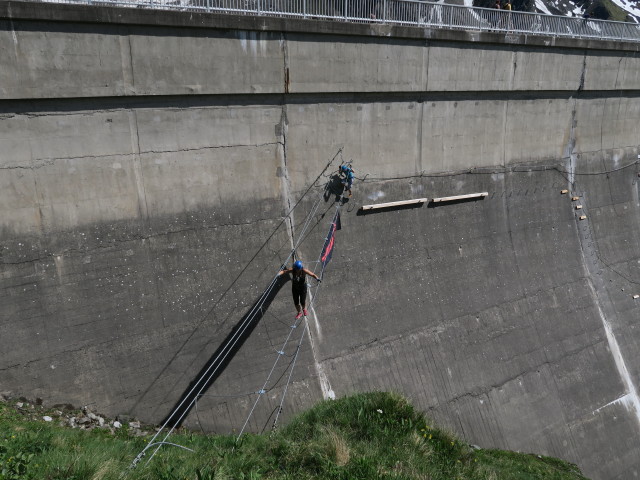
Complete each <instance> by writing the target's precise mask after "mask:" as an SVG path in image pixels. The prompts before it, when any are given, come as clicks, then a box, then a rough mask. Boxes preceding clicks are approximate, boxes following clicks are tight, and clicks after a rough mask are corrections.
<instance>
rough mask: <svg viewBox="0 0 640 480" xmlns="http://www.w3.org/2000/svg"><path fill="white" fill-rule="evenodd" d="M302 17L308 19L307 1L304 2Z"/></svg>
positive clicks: (303, 0)
mask: <svg viewBox="0 0 640 480" xmlns="http://www.w3.org/2000/svg"><path fill="white" fill-rule="evenodd" d="M302 16H303V17H304V18H307V0H302Z"/></svg>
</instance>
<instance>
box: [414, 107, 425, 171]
mask: <svg viewBox="0 0 640 480" xmlns="http://www.w3.org/2000/svg"><path fill="white" fill-rule="evenodd" d="M416 104H417V106H419V107H420V111H419V112H418V121H417V122H416V123H417V124H418V132H417V137H418V142H417V143H418V145H417V150H418V152H417V153H418V156H417V157H416V173H421V172H422V130H423V128H424V126H423V124H422V122H423V119H424V109H425V103H424V101H420V102H416Z"/></svg>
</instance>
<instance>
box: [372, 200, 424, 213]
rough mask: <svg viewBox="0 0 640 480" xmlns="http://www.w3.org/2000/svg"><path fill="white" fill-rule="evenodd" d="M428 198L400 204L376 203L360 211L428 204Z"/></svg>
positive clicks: (404, 201) (405, 201) (403, 201)
mask: <svg viewBox="0 0 640 480" xmlns="http://www.w3.org/2000/svg"><path fill="white" fill-rule="evenodd" d="M428 201H429V199H428V198H414V199H413V200H402V201H400V202H388V203H376V204H374V205H363V206H362V207H360V210H375V209H376V208H390V207H401V206H403V205H414V204H416V203H424V202H428Z"/></svg>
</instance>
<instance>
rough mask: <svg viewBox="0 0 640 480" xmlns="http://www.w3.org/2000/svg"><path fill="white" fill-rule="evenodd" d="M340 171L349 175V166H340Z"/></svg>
mask: <svg viewBox="0 0 640 480" xmlns="http://www.w3.org/2000/svg"><path fill="white" fill-rule="evenodd" d="M340 171H342V172H344V173H347V172H348V171H349V167H348V166H347V165H340Z"/></svg>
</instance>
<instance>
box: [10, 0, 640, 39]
mask: <svg viewBox="0 0 640 480" xmlns="http://www.w3.org/2000/svg"><path fill="white" fill-rule="evenodd" d="M0 18H6V19H12V20H26V21H55V22H80V23H104V24H121V25H143V26H155V27H159V26H167V27H184V28H205V29H218V30H220V29H222V30H224V29H234V30H248V31H261V32H284V33H287V32H302V33H312V34H326V35H350V36H360V37H363V36H364V37H381V38H406V39H425V40H439V41H452V42H471V43H475V42H480V43H495V44H507V45H528V46H540V47H545V48H553V47H561V48H576V49H594V50H613V51H628V52H638V51H640V44H638V43H634V42H622V41H606V40H593V39H589V40H585V39H578V38H564V37H552V36H534V35H525V34H508V35H505V34H503V33H489V32H478V31H469V30H448V29H444V28H443V29H435V28H429V27H424V28H420V27H413V26H400V25H385V24H365V23H350V22H336V21H322V20H305V19H295V18H275V17H260V16H251V15H246V16H243V15H225V14H215V13H198V12H176V11H167V10H151V9H143V8H122V7H105V6H94V5H68V4H61V3H43V2H23V1H2V0H0Z"/></svg>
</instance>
